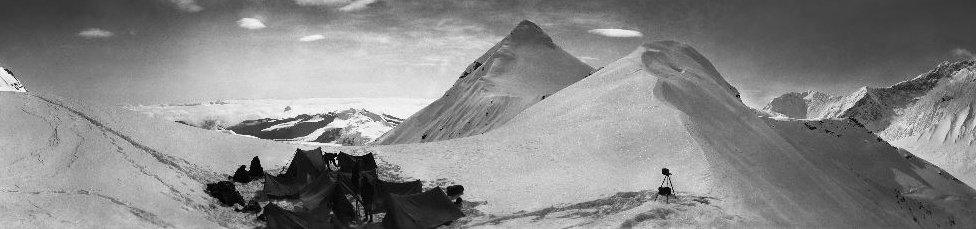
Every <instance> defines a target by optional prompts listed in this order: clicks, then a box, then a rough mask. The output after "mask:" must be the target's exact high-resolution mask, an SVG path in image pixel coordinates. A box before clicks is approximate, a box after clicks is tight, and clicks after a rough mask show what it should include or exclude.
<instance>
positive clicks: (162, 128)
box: [0, 92, 294, 228]
mask: <svg viewBox="0 0 976 229" xmlns="http://www.w3.org/2000/svg"><path fill="white" fill-rule="evenodd" d="M0 107H2V108H3V109H0V120H2V122H3V124H2V125H0V146H2V147H3V148H2V149H3V150H0V168H2V170H3V171H2V174H3V175H2V177H0V179H2V182H0V203H2V204H0V209H2V212H3V214H2V215H0V225H4V227H10V228H37V227H41V228H105V227H108V228H113V227H115V228H163V227H179V228H201V227H202V228H214V227H238V228H246V227H253V226H255V225H256V224H255V223H256V222H253V220H251V219H249V218H248V217H245V216H244V215H241V214H238V213H234V212H232V211H231V210H230V209H229V208H224V207H218V205H217V202H216V201H215V200H214V199H213V198H211V197H209V196H207V195H206V194H205V193H204V192H203V188H204V186H203V184H204V183H205V182H212V181H216V180H219V179H223V177H225V176H226V173H228V172H229V170H230V169H232V166H233V165H235V164H243V163H245V162H246V158H245V157H246V156H247V155H260V156H261V159H262V160H263V161H266V162H265V163H267V164H269V165H270V166H284V165H286V164H287V162H288V161H287V160H289V159H290V155H288V154H287V152H292V151H294V148H293V147H291V146H288V145H284V144H275V143H272V142H268V141H263V140H257V139H250V138H243V137H237V136H233V135H226V134H219V133H214V132H211V131H207V130H202V129H198V128H193V127H188V126H184V125H180V124H177V123H173V122H166V121H157V120H152V119H148V118H145V117H144V116H143V115H139V114H136V113H133V112H131V111H123V110H120V109H115V108H110V107H100V106H95V105H89V104H82V103H77V102H74V101H71V100H69V99H64V98H58V97H56V96H53V95H41V94H36V93H11V92H0ZM270 166H269V167H270ZM218 171H219V172H218Z"/></svg>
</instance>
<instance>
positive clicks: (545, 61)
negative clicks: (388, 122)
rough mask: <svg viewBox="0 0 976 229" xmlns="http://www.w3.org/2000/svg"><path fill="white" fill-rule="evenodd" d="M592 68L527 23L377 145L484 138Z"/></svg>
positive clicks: (385, 135) (522, 24)
mask: <svg viewBox="0 0 976 229" xmlns="http://www.w3.org/2000/svg"><path fill="white" fill-rule="evenodd" d="M592 72H593V68H592V67H590V66H588V65H586V64H584V63H583V62H582V61H580V60H579V59H577V58H576V57H573V56H572V55H570V54H569V53H567V52H566V51H564V50H562V49H561V48H559V47H558V46H556V45H555V44H554V43H553V42H552V38H550V37H549V35H546V33H545V32H543V31H542V29H541V28H539V26H537V25H536V24H535V23H532V22H530V21H522V22H521V23H519V24H518V25H517V26H515V29H513V30H512V32H511V33H510V34H509V35H508V36H507V37H505V39H502V41H500V42H498V44H495V46H494V47H492V48H491V49H489V50H488V52H486V53H485V54H484V55H482V56H481V57H479V58H478V59H476V60H475V61H474V62H473V63H471V64H470V65H468V67H467V68H466V69H465V70H464V72H463V73H461V76H460V77H459V78H458V79H457V81H456V82H455V83H454V86H453V87H451V88H450V89H449V90H447V92H446V93H444V96H442V97H441V98H440V99H438V100H436V101H434V102H433V103H431V104H430V105H429V106H427V107H425V108H424V109H422V110H420V111H419V112H417V113H416V114H414V115H413V116H410V118H408V119H406V120H405V121H404V122H403V123H402V124H400V125H398V126H397V127H396V128H393V130H390V131H389V132H387V133H386V134H384V135H383V136H382V137H380V138H379V139H377V140H376V142H375V143H374V144H380V145H390V144H403V143H417V142H430V141H439V140H446V139H452V138H459V137H466V136H471V135H476V134H481V133H485V132H487V131H489V130H491V129H494V128H495V127H498V126H499V125H502V124H504V123H505V122H508V120H510V119H512V117H515V115H516V114H518V113H519V112H521V111H522V110H525V108H528V107H529V106H532V105H533V104H535V103H537V102H539V101H541V100H543V99H545V98H546V97H547V96H549V95H552V94H553V93H555V92H556V91H559V90H560V89H562V88H564V87H566V86H568V85H570V84H573V83H575V82H577V81H579V80H580V79H583V78H585V77H586V76H587V75H589V74H590V73H592Z"/></svg>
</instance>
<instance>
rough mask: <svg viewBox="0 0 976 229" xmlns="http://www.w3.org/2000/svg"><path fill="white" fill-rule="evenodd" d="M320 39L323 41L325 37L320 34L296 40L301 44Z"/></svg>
mask: <svg viewBox="0 0 976 229" xmlns="http://www.w3.org/2000/svg"><path fill="white" fill-rule="evenodd" d="M322 39H325V36H324V35H322V34H315V35H308V36H304V37H301V38H298V40H299V41H303V42H310V41H317V40H322Z"/></svg>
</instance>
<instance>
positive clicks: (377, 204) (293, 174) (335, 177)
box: [260, 148, 464, 228]
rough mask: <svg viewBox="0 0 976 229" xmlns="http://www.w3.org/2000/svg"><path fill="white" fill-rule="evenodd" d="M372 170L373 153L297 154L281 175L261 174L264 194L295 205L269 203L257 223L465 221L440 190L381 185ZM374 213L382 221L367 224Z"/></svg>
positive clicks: (424, 224) (427, 224)
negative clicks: (295, 203) (284, 205)
mask: <svg viewBox="0 0 976 229" xmlns="http://www.w3.org/2000/svg"><path fill="white" fill-rule="evenodd" d="M376 168H377V166H376V160H375V159H374V157H373V154H366V155H362V156H353V155H349V154H346V153H341V152H340V153H338V154H332V153H323V152H322V149H321V148H318V149H314V150H307V151H305V150H301V149H299V150H296V152H295V155H294V157H293V158H292V161H291V164H290V165H289V166H288V168H287V169H286V170H285V172H284V173H282V174H280V175H277V176H274V175H270V174H267V173H266V174H265V177H264V189H263V192H264V195H266V196H267V197H268V198H269V199H272V200H293V201H297V202H298V203H300V206H298V207H295V209H294V210H286V209H284V208H282V207H281V206H279V205H277V204H275V203H274V202H272V203H269V204H267V205H266V206H265V207H264V212H263V213H262V215H261V217H260V218H262V219H264V220H267V225H268V228H348V227H354V226H358V227H366V228H435V227H438V226H441V225H444V224H449V223H451V222H453V221H454V220H457V219H458V218H461V217H463V216H464V214H463V213H462V212H461V209H460V208H459V207H458V206H457V205H456V204H455V203H453V202H451V199H450V198H449V197H448V195H447V194H446V193H445V192H444V190H443V189H441V188H440V187H436V188H433V189H430V190H427V191H423V186H422V184H421V182H420V181H419V180H416V181H411V182H405V183H398V182H387V181H383V180H380V179H379V178H378V176H377V173H376ZM354 203H356V204H355V205H354ZM357 206H358V207H357ZM379 213H385V215H384V217H383V220H382V222H380V223H375V222H372V221H373V216H374V214H379Z"/></svg>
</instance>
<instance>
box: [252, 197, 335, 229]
mask: <svg viewBox="0 0 976 229" xmlns="http://www.w3.org/2000/svg"><path fill="white" fill-rule="evenodd" d="M263 215H264V217H265V219H267V221H268V224H267V227H268V228H276V229H277V228H288V229H291V228H296V229H298V228H303V229H312V228H314V229H331V228H345V227H343V226H342V224H341V223H339V222H336V221H335V220H333V219H332V217H330V216H329V208H328V206H324V205H320V206H319V207H317V208H314V209H312V210H309V211H304V212H291V211H288V210H285V209H282V208H281V207H279V206H278V205H276V204H274V203H269V204H268V205H265V206H264V213H263Z"/></svg>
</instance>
